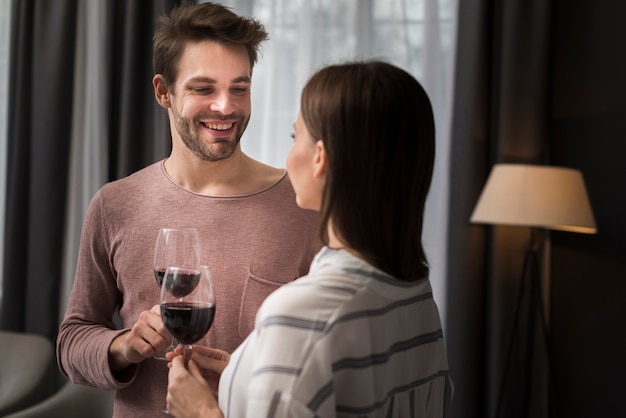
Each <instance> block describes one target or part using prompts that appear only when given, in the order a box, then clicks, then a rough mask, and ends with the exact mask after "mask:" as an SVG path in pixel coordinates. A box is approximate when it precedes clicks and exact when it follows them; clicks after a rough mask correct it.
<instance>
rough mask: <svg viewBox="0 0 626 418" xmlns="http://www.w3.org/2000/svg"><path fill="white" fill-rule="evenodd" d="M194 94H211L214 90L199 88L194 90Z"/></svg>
mask: <svg viewBox="0 0 626 418" xmlns="http://www.w3.org/2000/svg"><path fill="white" fill-rule="evenodd" d="M193 91H194V92H196V93H198V94H210V93H211V92H212V91H213V89H211V88H209V87H197V88H195V89H193Z"/></svg>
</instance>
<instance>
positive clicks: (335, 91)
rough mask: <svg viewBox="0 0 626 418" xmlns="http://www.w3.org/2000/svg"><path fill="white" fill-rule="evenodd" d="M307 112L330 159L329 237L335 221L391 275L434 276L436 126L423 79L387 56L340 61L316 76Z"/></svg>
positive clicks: (304, 104) (325, 202) (325, 219)
mask: <svg viewBox="0 0 626 418" xmlns="http://www.w3.org/2000/svg"><path fill="white" fill-rule="evenodd" d="M301 112H302V116H303V119H304V122H305V124H306V126H307V129H308V130H309V132H310V133H311V135H312V136H313V138H315V139H316V140H322V141H323V143H324V148H325V150H326V153H327V156H328V167H329V168H328V172H327V174H326V176H327V177H326V187H325V190H324V195H323V198H322V208H321V227H320V234H321V239H322V242H324V243H328V235H327V226H328V225H329V224H330V223H332V226H333V228H334V231H335V232H336V233H337V235H338V236H339V238H340V239H341V240H342V241H343V242H344V243H346V244H347V245H348V246H349V247H351V248H353V249H354V250H356V251H357V252H359V253H360V254H361V255H362V256H363V257H365V258H366V259H367V260H368V261H369V262H370V263H372V264H373V265H374V266H376V267H378V268H379V269H381V270H383V271H385V272H386V273H388V274H390V275H392V276H394V277H395V278H397V279H399V280H406V281H413V280H418V279H420V278H423V277H427V276H428V263H427V260H426V254H425V252H424V248H423V246H422V226H423V218H424V205H425V203H426V196H427V194H428V190H429V188H430V183H431V179H432V172H433V165H434V159H435V126H434V120H433V112H432V108H431V104H430V100H429V98H428V95H427V94H426V92H425V91H424V89H423V88H422V86H421V85H420V83H419V82H418V81H417V80H416V79H415V78H414V77H413V76H411V75H410V74H409V73H407V72H406V71H404V70H402V69H400V68H398V67H396V66H393V65H391V64H388V63H385V62H381V61H369V62H360V63H347V64H342V65H333V66H329V67H326V68H323V69H322V70H320V71H318V72H317V73H316V74H314V75H313V76H312V77H311V78H310V80H309V81H308V83H307V84H306V86H305V87H304V90H303V92H302V97H301Z"/></svg>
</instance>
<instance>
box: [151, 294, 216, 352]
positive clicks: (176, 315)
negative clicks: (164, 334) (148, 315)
mask: <svg viewBox="0 0 626 418" xmlns="http://www.w3.org/2000/svg"><path fill="white" fill-rule="evenodd" d="M161 318H162V319H163V324H164V325H165V328H167V330H168V331H169V333H170V334H172V337H174V338H176V339H177V340H178V341H180V342H181V343H183V344H193V343H195V342H196V341H198V340H199V339H200V338H202V337H203V336H204V335H205V334H206V333H207V332H209V329H210V328H211V325H212V324H213V318H215V305H209V304H200V303H193V302H172V303H164V304H163V305H161Z"/></svg>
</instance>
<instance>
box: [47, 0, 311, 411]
mask: <svg viewBox="0 0 626 418" xmlns="http://www.w3.org/2000/svg"><path fill="white" fill-rule="evenodd" d="M265 39H267V33H266V32H265V30H264V28H263V26H262V25H261V24H260V23H258V22H257V21H255V20H253V19H247V18H242V17H239V16H237V15H235V14H234V13H232V12H231V11H230V10H228V9H227V8H224V7H223V6H220V5H216V4H211V3H203V4H197V5H196V4H191V5H186V6H182V7H180V8H177V9H175V10H173V11H172V13H171V15H170V16H169V17H167V18H163V19H162V20H161V27H160V28H159V29H158V30H157V33H156V34H155V37H154V56H153V62H154V69H155V73H156V75H155V76H154V78H153V85H154V91H155V96H156V100H157V102H158V103H159V104H160V105H161V106H162V107H164V108H165V109H167V111H168V115H169V120H170V128H171V135H172V152H171V154H170V156H169V157H168V158H167V159H166V160H164V161H161V162H158V163H156V164H153V165H151V166H148V167H146V168H144V169H142V170H140V171H138V172H136V173H134V174H132V175H130V176H128V177H126V178H124V179H121V180H118V181H115V182H112V183H109V184H107V185H105V186H104V187H102V189H100V190H99V191H98V192H97V193H96V195H95V196H94V198H93V200H92V202H91V204H90V207H89V210H88V212H87V214H86V217H85V221H84V226H83V231H82V236H81V245H80V250H79V256H78V263H77V271H76V278H75V282H74V287H73V289H72V293H71V295H70V300H69V302H68V307H67V311H66V314H65V318H64V320H63V322H62V324H61V326H60V330H59V335H58V340H57V357H58V362H59V367H60V369H61V371H62V372H63V373H64V374H65V375H67V376H68V377H69V379H70V380H71V381H73V382H76V383H81V384H87V385H91V386H96V387H99V388H102V389H117V394H116V400H115V405H114V416H115V417H144V416H145V417H153V416H155V415H158V414H159V413H160V410H161V408H162V407H163V406H164V405H165V394H166V387H167V365H166V362H164V361H159V360H155V359H154V358H153V355H154V354H155V353H157V352H161V351H163V350H164V349H165V348H166V347H167V346H168V345H169V342H170V339H171V338H170V337H169V335H168V333H167V331H166V330H165V328H164V326H163V323H162V321H161V317H160V313H159V307H158V300H159V290H160V289H159V287H158V285H157V284H156V280H155V278H154V274H153V271H152V269H153V255H154V245H155V240H156V237H157V233H158V231H159V229H160V228H162V227H190V226H192V227H197V228H198V229H199V231H200V237H201V241H202V251H203V260H202V261H203V263H206V264H208V265H210V266H211V269H212V271H213V274H214V277H215V287H216V306H217V313H216V319H215V322H214V324H213V326H212V328H211V331H210V332H209V334H208V335H207V337H206V338H205V339H203V340H201V341H200V344H203V345H208V346H211V347H216V348H220V349H223V350H225V351H228V352H231V351H233V350H234V349H235V348H236V347H237V346H238V345H239V344H240V343H241V342H242V341H243V340H244V339H245V337H246V336H247V335H248V334H249V333H250V331H251V330H252V329H253V326H254V318H255V315H256V311H257V308H258V307H259V305H260V304H261V302H262V301H263V300H264V299H265V297H266V296H267V295H269V293H271V292H272V291H273V290H275V289H276V288H278V287H279V286H281V285H282V284H284V283H287V282H289V281H292V280H294V279H296V278H297V277H299V276H301V275H304V274H306V272H307V271H308V268H309V265H310V263H311V260H312V258H313V256H314V254H315V253H316V252H317V251H318V249H319V248H320V245H319V243H318V241H316V239H315V238H314V237H315V233H314V230H315V228H316V227H317V220H318V218H317V215H316V214H315V213H314V212H313V211H307V210H302V209H299V208H298V207H297V205H296V200H295V193H294V191H293V188H292V186H291V183H290V181H289V178H288V176H287V174H286V172H285V171H284V170H282V169H277V168H273V167H270V166H267V165H265V164H262V163H261V162H259V161H255V160H254V159H252V158H250V157H249V156H247V155H245V154H244V153H243V152H242V150H241V147H240V143H239V140H240V138H241V136H242V134H243V132H244V130H245V128H246V125H247V123H248V120H249V118H250V111H251V109H250V107H251V105H250V103H251V101H250V87H251V77H252V69H253V66H254V64H255V62H256V60H257V52H258V48H259V45H260V43H261V42H262V41H264V40H265ZM116 312H119V317H120V319H121V322H122V327H121V329H116V327H115V325H114V319H113V318H114V315H115V314H116Z"/></svg>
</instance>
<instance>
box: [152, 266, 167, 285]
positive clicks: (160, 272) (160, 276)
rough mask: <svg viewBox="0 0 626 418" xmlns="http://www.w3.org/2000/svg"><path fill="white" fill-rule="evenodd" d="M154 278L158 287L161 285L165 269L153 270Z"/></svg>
mask: <svg viewBox="0 0 626 418" xmlns="http://www.w3.org/2000/svg"><path fill="white" fill-rule="evenodd" d="M154 277H155V278H156V281H157V284H158V285H159V287H161V285H162V284H163V278H164V277H165V269H155V270H154Z"/></svg>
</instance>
